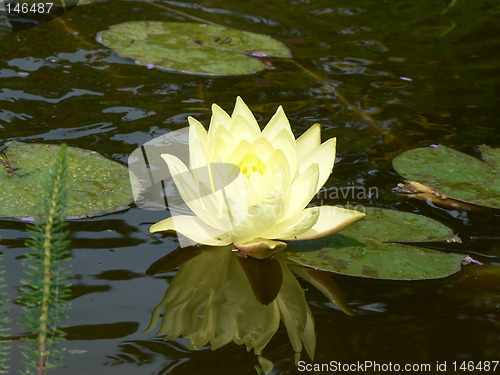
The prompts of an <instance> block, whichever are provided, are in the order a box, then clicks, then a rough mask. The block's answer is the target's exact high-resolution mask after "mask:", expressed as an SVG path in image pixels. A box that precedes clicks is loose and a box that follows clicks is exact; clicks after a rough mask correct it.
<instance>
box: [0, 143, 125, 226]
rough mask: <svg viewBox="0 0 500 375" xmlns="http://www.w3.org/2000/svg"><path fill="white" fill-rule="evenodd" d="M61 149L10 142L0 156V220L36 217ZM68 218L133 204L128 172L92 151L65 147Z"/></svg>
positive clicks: (108, 210) (104, 211)
mask: <svg viewBox="0 0 500 375" xmlns="http://www.w3.org/2000/svg"><path fill="white" fill-rule="evenodd" d="M59 148H60V146H57V145H42V144H27V143H18V142H11V143H10V144H9V146H8V147H7V148H6V149H5V150H4V154H3V155H0V164H2V165H1V166H0V167H3V168H0V217H2V216H3V217H17V218H22V217H33V216H37V215H38V214H39V212H38V210H39V207H40V200H41V199H40V196H41V194H42V189H41V184H42V181H44V178H45V176H46V174H47V171H48V169H49V168H50V167H51V166H52V163H53V161H54V159H55V157H56V155H57V153H58V152H59ZM67 158H68V192H69V198H68V210H67V213H68V216H69V217H70V218H80V217H87V216H94V215H102V214H105V213H109V212H113V211H117V210H121V209H124V208H126V207H127V206H128V205H129V204H130V203H131V202H132V199H133V197H132V192H131V190H130V181H129V175H128V169H127V168H126V167H125V166H123V165H121V164H118V163H116V162H114V161H112V160H109V159H106V158H105V157H103V156H101V155H99V154H98V153H96V152H93V151H87V150H82V149H79V148H74V147H68V149H67Z"/></svg>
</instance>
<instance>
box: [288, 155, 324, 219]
mask: <svg viewBox="0 0 500 375" xmlns="http://www.w3.org/2000/svg"><path fill="white" fill-rule="evenodd" d="M318 178H319V168H318V164H312V165H310V166H309V168H308V169H307V170H306V171H304V172H303V173H301V174H300V175H299V176H298V177H297V178H296V179H295V180H294V181H293V182H292V184H291V185H290V190H289V199H288V201H287V206H288V207H287V208H288V210H287V214H286V217H292V216H295V215H296V214H297V213H298V212H300V211H302V210H303V209H304V207H306V206H307V205H308V204H309V202H310V201H311V199H312V198H313V197H314V194H316V192H317V189H316V187H317V186H318Z"/></svg>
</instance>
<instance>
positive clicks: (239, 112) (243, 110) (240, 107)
mask: <svg viewBox="0 0 500 375" xmlns="http://www.w3.org/2000/svg"><path fill="white" fill-rule="evenodd" d="M238 116H242V117H243V118H244V119H245V120H246V121H247V122H248V125H249V126H250V128H251V131H252V132H253V133H256V134H257V133H258V134H260V128H259V124H257V120H255V117H254V115H253V113H252V111H251V110H250V109H249V108H248V107H247V105H246V104H245V102H244V101H243V99H241V98H240V97H239V96H238V97H237V98H236V104H235V105H234V110H233V114H232V116H231V119H232V120H233V121H234V120H236V118H237V117H238Z"/></svg>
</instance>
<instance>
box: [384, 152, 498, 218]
mask: <svg viewBox="0 0 500 375" xmlns="http://www.w3.org/2000/svg"><path fill="white" fill-rule="evenodd" d="M481 156H482V158H483V159H484V160H485V162H484V161H481V160H479V159H476V158H474V157H472V156H470V155H467V154H464V153H462V152H459V151H457V150H454V149H452V148H450V147H446V146H443V145H439V146H437V147H424V148H416V149H413V150H409V151H406V152H404V153H402V154H401V155H398V156H396V157H395V158H394V160H393V161H392V165H393V167H394V169H395V170H396V171H397V172H398V173H399V174H400V175H401V176H403V177H404V178H406V179H408V180H412V181H418V183H420V184H424V185H427V186H426V187H428V188H430V190H431V191H432V192H433V193H435V194H436V195H437V196H438V197H439V198H440V199H443V198H444V199H446V198H450V199H455V200H459V201H463V202H466V203H471V204H475V205H480V206H486V207H491V208H500V148H489V147H487V146H481Z"/></svg>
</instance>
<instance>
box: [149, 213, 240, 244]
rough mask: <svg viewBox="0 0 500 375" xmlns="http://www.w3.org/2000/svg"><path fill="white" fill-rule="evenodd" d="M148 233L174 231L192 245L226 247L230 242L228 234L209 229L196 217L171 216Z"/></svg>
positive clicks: (151, 228)
mask: <svg viewBox="0 0 500 375" xmlns="http://www.w3.org/2000/svg"><path fill="white" fill-rule="evenodd" d="M149 231H150V232H151V233H156V232H172V231H175V232H177V235H182V236H184V237H187V238H189V239H190V240H191V241H193V242H194V243H201V244H204V245H210V246H226V245H229V244H230V243H231V242H232V240H231V237H230V236H229V234H228V233H224V232H222V231H220V230H218V229H216V228H213V227H211V226H210V225H208V224H206V223H205V222H203V221H202V220H200V219H199V218H198V217H196V216H188V215H178V216H172V217H169V218H168V219H165V220H162V221H160V222H158V223H156V224H153V225H152V226H151V227H150V228H149Z"/></svg>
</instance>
